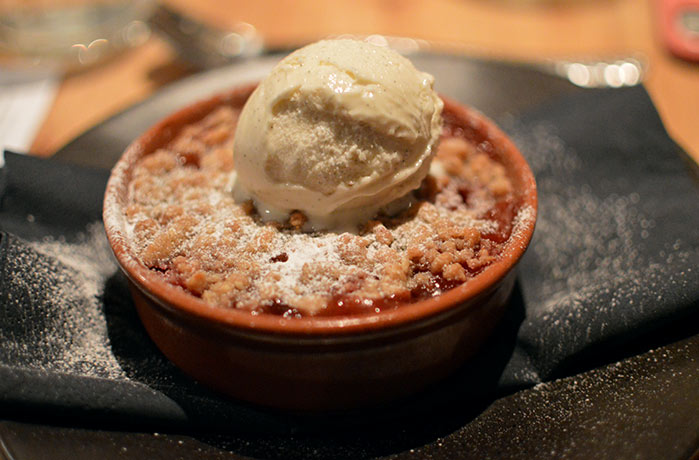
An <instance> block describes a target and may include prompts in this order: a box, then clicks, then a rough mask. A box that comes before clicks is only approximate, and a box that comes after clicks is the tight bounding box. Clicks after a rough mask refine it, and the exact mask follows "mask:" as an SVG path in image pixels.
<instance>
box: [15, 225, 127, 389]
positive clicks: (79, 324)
mask: <svg viewBox="0 0 699 460" xmlns="http://www.w3.org/2000/svg"><path fill="white" fill-rule="evenodd" d="M12 250H13V251H14V253H13V254H10V257H8V268H9V269H10V270H11V271H12V272H18V273H19V272H22V271H23V274H22V276H15V277H13V279H12V280H11V285H10V286H8V287H6V289H7V296H8V298H9V303H10V304H9V305H7V308H8V314H11V315H18V316H20V318H21V319H20V320H19V321H17V324H23V325H25V327H28V328H30V329H29V330H28V331H20V332H21V333H18V334H17V335H12V334H13V333H12V332H9V334H10V336H8V337H4V338H3V346H2V354H3V355H4V357H5V359H7V360H8V361H9V362H29V363H31V365H32V367H35V368H37V369H40V370H46V371H53V372H63V373H69V374H80V375H91V376H95V377H105V378H113V379H121V378H126V376H125V374H124V372H123V371H122V369H121V367H120V365H119V363H118V361H117V359H116V358H115V357H114V355H113V354H112V352H111V349H110V345H109V339H108V334H107V324H106V319H105V315H104V311H103V308H102V303H101V296H102V294H103V289H104V285H105V282H106V280H107V279H108V278H109V277H110V276H112V275H113V274H114V272H115V270H116V269H117V267H116V264H115V262H114V260H113V256H112V254H111V249H110V247H109V244H108V243H107V240H106V238H105V235H104V231H103V227H102V223H101V222H95V223H93V224H91V225H89V226H88V227H87V228H86V230H85V232H84V233H80V234H79V235H78V236H77V239H76V240H75V241H73V242H67V241H65V239H64V238H58V239H54V238H45V239H44V240H42V241H37V242H31V243H28V244H26V245H22V244H17V245H14V246H12ZM26 267H31V270H27V269H26ZM27 302H29V304H30V305H32V307H31V308H29V309H26V305H27ZM25 315H30V316H25ZM32 315H33V316H32Z"/></svg>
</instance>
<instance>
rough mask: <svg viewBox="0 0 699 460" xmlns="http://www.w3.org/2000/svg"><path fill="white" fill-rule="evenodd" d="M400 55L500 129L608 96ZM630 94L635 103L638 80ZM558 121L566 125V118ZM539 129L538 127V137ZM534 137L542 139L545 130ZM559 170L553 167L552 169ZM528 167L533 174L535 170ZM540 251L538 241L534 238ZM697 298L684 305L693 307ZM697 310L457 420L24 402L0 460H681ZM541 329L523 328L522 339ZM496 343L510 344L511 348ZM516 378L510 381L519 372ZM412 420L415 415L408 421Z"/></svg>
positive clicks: (271, 59) (495, 66)
mask: <svg viewBox="0 0 699 460" xmlns="http://www.w3.org/2000/svg"><path fill="white" fill-rule="evenodd" d="M278 59H279V56H276V55H272V56H265V57H262V58H258V59H253V60H250V61H246V62H242V63H240V64H236V65H233V66H229V67H224V68H220V69H216V70H212V71H209V72H206V73H202V74H197V75H194V76H192V77H189V78H187V79H184V80H182V81H180V82H177V83H175V84H173V85H171V86H169V87H167V88H165V89H164V90H162V91H160V92H158V93H157V94H155V95H154V96H153V97H151V98H149V99H148V100H146V101H145V102H143V103H141V104H138V105H136V106H135V107H133V108H130V109H128V110H126V111H125V112H123V113H121V114H119V115H117V116H115V117H113V118H111V119H110V120H107V121H106V122H104V123H102V124H100V125H99V126H97V127H95V128H93V129H91V130H90V131H88V132H86V133H85V134H83V135H81V136H80V137H78V138H77V139H75V140H74V141H73V142H71V143H70V144H68V145H67V146H65V147H64V148H63V149H61V151H59V152H58V153H57V154H56V155H55V157H54V158H55V159H57V160H59V161H62V162H66V163H70V164H74V165H82V166H91V167H96V168H99V169H106V168H110V167H111V166H112V165H113V164H114V162H115V161H116V160H117V158H118V157H119V155H120V154H121V152H122V151H123V150H124V148H125V147H126V146H127V145H128V144H129V142H130V141H131V140H132V139H134V138H135V137H137V136H138V135H139V134H140V133H141V132H142V131H143V130H144V129H145V128H147V127H148V126H150V125H152V124H153V123H154V122H155V121H157V120H158V119H160V118H162V117H163V116H165V115H167V114H168V113H170V112H172V111H173V110H176V109H177V108H179V107H182V106H183V105H186V104H187V103H189V102H192V101H194V100H198V99H201V98H203V97H206V96H207V95H210V94H213V93H216V92H217V91H220V90H222V89H226V88H229V87H232V86H235V85H238V84H241V83H245V82H250V81H256V80H259V79H260V78H261V77H262V76H263V75H264V74H265V73H266V72H267V71H268V70H269V69H270V68H271V66H272V65H273V64H274V63H275V62H276V61H277V60H278ZM411 59H412V60H413V62H415V64H416V66H417V67H418V68H420V69H422V70H425V71H428V72H430V73H432V74H433V75H434V76H435V79H436V81H437V82H438V83H437V89H438V90H439V91H440V92H441V93H443V94H445V95H447V96H449V97H451V98H453V99H456V100H458V101H460V102H463V103H466V104H469V105H472V106H474V107H477V108H478V109H479V110H481V111H482V112H484V113H485V114H486V115H488V116H490V117H492V118H494V119H496V120H497V121H499V122H500V123H502V124H503V125H504V127H505V129H506V131H507V130H508V128H511V129H512V130H514V131H517V130H518V129H521V125H518V121H517V120H518V117H519V116H520V114H524V113H530V112H532V111H533V112H534V113H536V111H537V110H544V111H545V110H547V107H548V108H550V107H554V106H555V104H556V101H558V100H561V98H568V99H565V100H567V101H578V102H580V101H582V102H583V103H584V102H585V101H586V100H587V99H586V95H587V94H595V95H596V99H594V103H595V104H599V101H600V100H605V99H607V98H608V97H607V95H609V96H610V97H611V98H613V96H612V94H613V93H612V92H610V93H592V92H589V91H590V90H585V89H581V88H577V87H575V86H574V85H572V84H570V83H569V82H567V81H565V80H563V79H560V78H558V77H553V76H550V75H546V74H543V73H540V72H539V71H537V70H535V69H534V68H532V67H530V66H526V65H519V64H512V63H504V62H495V61H485V60H475V59H467V58H464V57H461V56H454V55H441V54H420V55H414V56H411ZM619 91H629V90H628V89H627V90H619ZM588 92H589V93H588ZM627 94H631V93H627ZM600 95H601V96H600ZM631 96H633V97H637V96H638V97H640V98H641V99H643V98H647V95H645V92H644V91H643V90H642V89H641V88H638V89H637V92H636V93H633V94H631ZM576 98H577V99H576ZM632 99H633V98H632ZM541 107H544V109H540V108H541ZM600 107H602V105H600ZM559 109H560V107H559ZM629 110H631V111H633V110H634V107H630V108H629ZM563 113H565V111H563ZM534 118H536V116H534ZM632 121H633V120H631V122H632ZM614 122H615V120H611V121H610V123H614ZM618 122H619V123H623V122H624V121H623V120H621V121H618ZM565 123H567V124H568V125H570V120H568V121H567V122H565ZM537 126H538V125H537ZM518 127H519V128H518ZM580 129H581V130H582V131H584V130H585V129H586V127H584V126H581V127H580ZM595 129H600V127H599V126H597V127H596V128H595ZM547 133H548V131H546V130H544V132H543V135H544V137H546V136H547V135H548V134H547ZM520 134H522V133H520ZM525 134H526V133H525ZM583 137H584V136H583ZM546 139H548V142H549V143H550V142H556V139H557V138H552V137H550V136H548V137H546ZM515 140H516V141H517V140H518V138H517V136H515ZM519 141H521V142H523V143H525V144H527V143H528V145H527V147H528V148H533V147H532V145H533V146H534V147H536V143H534V144H532V138H527V137H526V135H525V136H520V138H519ZM545 147H546V148H549V149H552V148H554V147H555V146H553V147H552V146H551V145H547V146H545ZM675 153H676V154H677V155H681V154H682V153H681V152H679V151H677V152H675ZM557 158H558V157H556V158H554V157H552V158H551V161H554V160H556V159H557ZM558 159H560V158H558ZM569 166H570V165H565V164H564V165H562V166H561V168H562V169H561V170H562V171H564V170H566V168H569ZM537 168H538V170H541V171H543V173H542V176H541V177H542V178H543V179H544V180H546V176H545V174H544V173H545V172H546V171H547V170H546V165H543V164H539V165H538V166H537ZM599 186H600V187H602V188H603V187H606V186H608V184H605V183H600V184H599ZM561 191H563V190H561ZM592 202H594V201H592ZM546 204H547V205H548V206H549V208H547V209H555V207H553V205H552V203H551V202H550V201H547V203H546ZM588 204H589V203H588ZM559 211H561V210H559ZM542 230H548V231H551V229H542ZM694 235H696V233H694V234H691V235H690V237H689V238H690V242H689V244H690V245H692V244H693V245H694V246H695V248H694V249H695V250H696V246H697V243H699V241H696V240H695V241H692V238H693V237H694ZM539 247H541V248H543V249H546V246H545V245H541V244H540V245H539ZM554 249H555V248H554ZM690 250H691V248H690ZM560 254H561V255H563V256H565V254H563V252H561V253H560ZM535 257H538V258H540V259H541V260H546V254H534V255H532V257H530V259H533V258H535ZM527 267H528V266H527V265H526V264H525V266H524V267H523V269H524V270H523V271H521V272H520V276H521V281H522V286H524V295H525V296H526V295H527V294H530V293H528V292H527V290H526V286H527V285H528V283H531V282H532V279H531V277H530V276H529V273H528V272H527V271H526V269H527ZM668 279H669V278H668ZM690 281H691V280H690ZM551 286H552V287H551V289H553V287H555V286H553V284H552V285H551ZM519 289H520V290H521V288H519ZM516 295H520V296H521V295H522V294H521V293H520V294H516ZM692 295H694V294H692ZM530 297H531V296H530ZM696 300H697V299H696V298H694V299H693V300H692V301H691V302H693V303H690V306H691V305H694V306H696V305H697V304H696ZM515 302H517V300H515ZM695 310H696V309H695ZM520 313H521V314H522V315H524V314H525V313H522V312H520ZM530 313H531V312H530ZM697 316H698V315H696V314H690V315H689V316H686V315H685V316H684V317H683V318H684V320H679V321H674V322H671V323H670V326H669V327H659V328H646V329H648V330H652V333H646V334H641V333H640V332H639V339H638V340H626V341H625V342H624V343H623V344H622V345H619V344H618V343H614V341H613V340H601V341H600V342H599V343H597V345H596V346H595V347H591V348H590V349H586V350H585V352H584V353H571V356H574V358H575V360H574V361H575V362H563V363H560V362H559V363H557V367H555V368H554V367H552V368H550V369H546V367H545V366H543V367H540V368H539V370H541V371H542V372H545V375H544V376H543V377H545V378H544V380H546V381H547V382H546V383H540V384H538V385H536V386H534V387H533V388H526V389H522V390H520V391H517V392H515V391H516V390H518V389H519V388H521V387H522V385H521V383H520V386H519V387H517V385H513V386H512V387H511V390H510V391H509V392H507V391H506V392H505V396H502V393H501V396H500V397H499V398H498V399H495V400H493V399H489V400H482V401H481V402H480V404H475V405H472V406H468V407H467V408H466V409H464V410H463V413H461V414H459V416H458V417H454V416H453V415H452V416H450V417H448V418H445V419H444V420H439V417H428V418H426V419H425V420H426V422H425V425H424V426H417V427H415V426H414V427H412V428H411V429H406V428H405V427H402V426H400V424H396V426H391V425H390V419H388V420H389V422H388V423H389V424H387V425H384V426H382V427H381V428H380V429H378V430H377V431H376V432H373V433H366V432H363V431H361V430H357V431H356V432H355V431H354V429H353V428H350V429H343V430H340V429H338V430H336V431H333V429H332V428H331V429H330V430H329V431H325V432H323V433H315V434H314V433H307V432H299V433H290V434H287V435H279V434H278V433H276V432H274V431H271V432H270V433H269V434H267V435H265V433H262V432H259V431H258V432H256V433H254V434H246V433H245V432H240V431H225V430H223V431H219V432H216V433H211V432H205V431H202V430H201V427H199V428H196V429H195V428H192V429H191V430H190V429H188V428H187V427H186V426H184V427H183V426H181V425H180V426H179V427H172V428H169V429H168V428H165V429H164V430H159V431H168V432H167V433H166V434H157V433H155V434H154V433H153V432H152V431H144V430H146V429H147V428H143V425H142V424H140V423H139V421H138V420H133V425H132V424H130V423H129V422H128V420H123V419H122V420H120V421H119V422H118V423H115V424H114V426H105V425H99V429H94V428H93V425H92V424H91V419H90V417H89V414H87V416H84V417H83V418H80V417H71V418H70V419H69V421H68V422H66V421H65V420H62V418H61V414H60V413H57V414H55V415H54V416H50V415H49V416H46V414H45V412H43V413H44V417H43V418H42V417H38V418H37V416H36V415H33V414H35V413H37V411H29V412H28V413H29V414H30V415H23V414H22V411H17V410H14V411H12V412H11V413H10V414H9V415H10V416H9V417H6V418H8V420H5V421H1V422H0V459H3V458H7V459H19V460H23V459H34V458H52V459H63V458H65V459H71V460H81V459H92V458H101V459H105V460H106V459H111V458H152V459H158V458H163V459H169V458H216V459H218V458H220V459H228V458H231V459H238V458H299V459H301V458H433V459H452V458H615V459H616V458H671V459H683V458H689V457H690V456H691V455H692V454H693V453H694V452H695V451H696V450H697V448H699V416H698V415H697V414H699V365H698V364H697V361H698V360H699V336H698V335H696V334H697V332H699V330H698V327H697V320H698V319H699V318H697ZM553 319H555V318H553ZM553 319H552V324H553ZM665 320H666V319H663V321H665ZM528 321H529V320H528V318H522V317H520V318H518V319H517V324H516V325H515V326H516V327H520V328H521V331H525V332H524V336H523V339H524V347H523V349H524V350H525V351H527V348H526V345H527V340H530V341H529V344H530V345H531V344H532V343H534V342H535V339H536V337H534V338H531V337H529V338H528V337H527V336H526V330H527V322H528ZM560 321H567V319H566V318H560ZM591 323H594V321H591ZM520 324H521V326H520ZM556 324H558V319H556ZM593 325H594V324H593ZM521 331H520V332H521ZM545 333H546V332H545V331H536V330H535V331H534V332H532V334H534V335H535V336H536V335H545ZM611 337H614V335H611ZM562 340H563V339H562ZM571 346H572V345H571ZM606 347H608V348H606ZM607 350H611V351H610V352H609V353H607ZM509 351H510V353H512V348H510V349H509ZM529 351H530V352H531V350H529ZM531 353H533V352H531ZM525 358H526V356H525V357H523V358H522V359H525ZM529 359H539V361H541V362H543V363H546V362H547V357H546V356H536V355H535V354H530V356H529ZM501 370H502V369H501ZM515 377H518V378H519V380H517V379H515V380H517V381H518V382H522V381H525V380H526V379H523V378H522V376H515ZM486 380H487V379H486ZM534 381H535V379H533V380H532V382H534ZM501 384H502V382H501ZM38 412H39V413H40V412H41V411H38ZM83 415H84V414H83ZM0 417H2V414H1V413H0ZM360 417H361V414H360ZM414 423H418V424H419V420H417V421H415V422H414ZM107 425H108V424H107ZM134 426H135V427H136V428H133V427H134ZM354 427H356V422H355V425H354ZM106 428H110V430H106ZM111 428H114V429H113V430H111ZM48 453H50V454H48Z"/></svg>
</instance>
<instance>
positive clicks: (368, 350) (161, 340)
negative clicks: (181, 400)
mask: <svg viewBox="0 0 699 460" xmlns="http://www.w3.org/2000/svg"><path fill="white" fill-rule="evenodd" d="M253 88H254V86H246V87H241V88H237V89H234V90H232V91H230V92H227V93H224V94H220V95H217V96H215V97H213V98H211V99H208V100H205V101H202V102H199V103H196V104H193V105H191V106H188V107H186V108H184V109H182V110H180V111H178V112H176V113H174V114H173V115H171V116H169V117H167V118H166V119H164V120H163V121H161V122H159V123H158V124H156V125H155V126H153V127H152V128H150V129H149V130H148V131H147V132H146V133H145V134H143V135H142V136H140V137H139V138H138V139H136V140H135V141H134V142H133V143H132V144H131V145H130V146H129V147H128V148H127V150H126V151H125V152H124V154H123V156H122V157H121V159H120V160H119V161H118V162H117V164H116V166H115V167H114V169H113V171H112V175H111V177H110V179H109V182H108V184H107V190H106V194H105V199H104V223H105V227H106V232H107V237H108V238H109V242H110V244H111V247H112V249H113V250H114V254H115V255H116V258H117V260H118V261H119V264H120V266H121V268H122V270H123V272H124V273H125V274H126V276H127V277H128V279H129V282H130V286H131V292H132V294H133V298H134V301H135V304H136V308H137V309H138V313H139V315H140V317H141V320H142V321H143V324H144V326H145V328H146V330H147V331H148V334H150V337H151V338H152V339H153V341H154V342H155V344H156V345H157V346H158V348H159V349H160V350H161V351H162V352H163V353H164V354H165V356H167V357H168V358H169V359H170V360H171V361H172V362H173V363H175V364H176V365H177V366H178V367H180V368H181V369H182V370H183V371H184V372H186V373H187V374H189V375H190V376H192V377H193V378H195V379H196V380H198V381H200V382H201V383H203V384H205V385H207V386H209V387H211V388H214V389H216V390H218V391H220V392H221V393H224V394H226V395H229V396H232V397H234V398H238V399H241V400H245V401H248V402H252V403H256V404H260V405H265V406H270V407H275V408H282V409H293V410H301V411H318V410H336V409H348V408H356V407H361V406H366V405H372V404H376V403H380V402H386V401H389V400H394V399H397V398H401V397H404V396H406V395H409V394H411V393H414V392H416V391H418V390H420V389H422V388H424V387H426V386H427V385H429V384H430V383H433V382H436V381H438V380H440V379H442V378H444V377H445V376H447V375H448V374H449V373H451V372H452V371H453V370H455V369H456V368H457V367H458V366H459V365H461V364H462V363H463V362H464V361H465V360H466V359H468V358H469V357H470V356H472V355H473V354H474V353H475V352H476V351H477V350H478V348H479V346H480V345H481V344H482V343H483V341H484V340H485V339H486V337H487V336H488V335H489V334H490V333H491V332H492V330H493V328H494V327H495V325H496V324H497V322H498V321H499V319H500V318H501V317H502V314H503V312H504V310H505V307H506V305H507V302H508V298H509V295H510V293H511V291H512V288H513V285H514V281H515V273H514V271H513V268H514V267H515V265H516V264H517V262H518V261H519V259H520V257H521V256H522V254H523V253H524V251H525V249H526V247H527V245H528V244H529V241H530V239H531V236H532V233H533V231H534V222H535V215H536V206H537V196H536V185H535V182H534V177H533V175H532V173H531V171H530V169H529V166H528V165H527V163H526V161H525V160H524V158H523V157H522V155H521V154H520V152H519V151H518V150H517V148H516V147H515V146H514V144H513V143H512V142H511V141H510V140H509V139H508V138H507V136H506V135H505V134H503V132H502V131H500V129H498V128H497V127H496V126H495V124H494V123H493V122H492V121H490V120H488V119H487V118H485V117H484V116H483V115H481V114H480V113H478V112H476V111H474V110H471V109H469V108H466V107H464V106H461V105H459V104H457V103H455V102H453V101H450V100H448V99H445V107H444V113H445V118H448V119H449V120H450V121H451V122H452V123H455V124H456V125H458V126H459V127H460V128H462V129H463V130H470V131H471V132H475V133H476V134H477V135H478V136H480V137H482V138H483V139H485V140H486V141H487V142H489V143H490V144H492V146H493V147H494V148H493V155H494V156H496V157H498V158H499V159H500V160H501V162H502V164H503V165H505V167H506V169H507V173H508V175H509V177H510V179H511V180H512V182H513V184H514V186H515V189H516V191H517V194H518V195H519V198H520V200H521V205H520V206H521V207H527V208H529V210H530V215H529V218H528V219H522V220H521V221H520V222H519V223H518V224H517V226H516V227H515V230H514V231H513V234H512V236H511V238H510V239H509V240H508V241H507V242H506V245H505V250H504V252H503V254H502V256H501V257H500V258H499V259H498V260H497V261H496V262H494V263H493V264H492V265H490V266H488V267H487V268H486V269H485V270H484V271H483V272H481V273H480V274H479V275H478V276H476V277H474V278H473V279H471V280H470V281H468V282H466V283H465V284H463V285H460V286H458V287H456V288H454V289H452V290H450V291H448V292H446V293H444V294H442V295H439V296H437V297H434V298H431V299H428V300H423V301H420V302H417V303H414V304H409V305H404V306H401V307H400V308H398V309H395V310H390V311H385V312H380V313H374V314H367V315H363V316H347V317H325V318H313V317H309V318H300V319H285V318H282V317H280V316H275V315H267V314H263V315H259V316H252V315H250V314H249V313H248V312H246V311H239V310H235V309H223V308H216V307H212V306H210V305H207V304H206V303H204V302H203V301H202V300H201V299H199V298H197V297H195V296H193V295H190V294H188V293H187V292H185V291H184V290H183V289H182V288H180V287H177V286H175V285H172V284H169V283H167V282H165V281H163V280H162V279H161V278H160V277H158V276H155V275H154V274H153V273H152V272H151V271H150V270H149V269H148V268H146V267H145V266H144V265H142V264H141V263H140V262H138V261H137V260H136V259H135V258H134V256H133V255H132V254H131V252H130V250H129V245H128V244H127V242H126V241H125V232H124V208H125V200H126V197H127V191H128V185H129V181H130V180H131V174H132V171H133V168H134V165H135V164H136V162H137V161H138V160H139V159H140V158H142V157H143V156H145V155H148V154H150V153H151V152H154V151H155V150H156V149H158V148H159V147H162V146H164V145H165V144H166V143H167V142H168V141H169V140H170V139H172V138H173V137H174V135H175V134H176V133H177V132H178V130H180V129H181V128H182V127H183V126H184V125H186V124H189V123H192V122H195V121H197V120H199V119H201V118H202V117H204V116H205V115H206V114H208V113H210V112H211V111H212V110H213V109H214V108H216V107H218V106H220V105H221V104H230V105H232V106H234V107H242V105H243V104H244V103H245V101H246V99H247V97H248V96H249V94H250V93H251V92H252V90H253Z"/></svg>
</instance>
